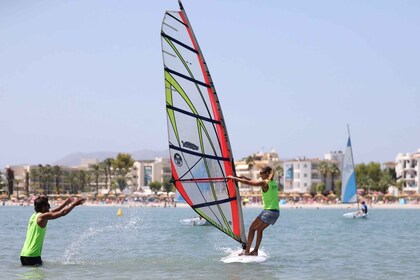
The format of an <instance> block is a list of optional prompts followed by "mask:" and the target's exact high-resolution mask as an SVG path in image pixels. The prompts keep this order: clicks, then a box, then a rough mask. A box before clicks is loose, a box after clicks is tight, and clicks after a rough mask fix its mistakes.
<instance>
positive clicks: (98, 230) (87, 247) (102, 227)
mask: <svg viewBox="0 0 420 280" xmlns="http://www.w3.org/2000/svg"><path fill="white" fill-rule="evenodd" d="M145 224H146V223H145V221H144V219H143V218H142V217H141V216H139V215H131V216H126V217H123V218H121V217H118V219H117V220H116V219H113V218H109V219H106V220H105V219H103V220H101V221H96V222H94V223H92V224H90V225H88V228H87V229H86V230H85V231H83V232H81V233H80V234H79V235H78V236H77V237H76V239H75V240H73V242H72V243H71V244H70V245H69V246H68V247H67V248H66V249H65V252H64V255H63V259H64V260H63V263H64V264H86V263H87V259H89V263H92V260H94V261H95V262H101V258H103V259H108V260H109V255H112V256H113V257H114V258H118V257H119V256H126V255H127V253H128V252H129V251H130V250H132V249H133V246H135V245H136V244H138V242H137V241H138V239H139V237H140V236H141V233H142V229H143V228H144V226H145ZM97 240H102V243H103V244H102V243H101V244H97ZM104 241H106V242H105V243H104Z"/></svg>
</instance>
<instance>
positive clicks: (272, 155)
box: [235, 150, 282, 192]
mask: <svg viewBox="0 0 420 280" xmlns="http://www.w3.org/2000/svg"><path fill="white" fill-rule="evenodd" d="M266 165H269V166H271V167H273V168H274V170H275V171H276V173H275V174H276V175H275V176H276V180H278V182H279V183H280V182H281V181H280V180H281V176H282V171H280V170H279V167H281V166H282V162H281V161H280V159H279V156H278V154H277V152H276V151H275V150H272V151H270V152H268V153H264V152H258V153H256V154H252V155H250V156H248V157H245V158H243V159H241V160H239V161H235V170H236V176H238V177H240V176H245V177H247V178H250V179H257V178H259V177H260V174H259V171H260V169H261V168H262V167H263V166H266ZM238 186H239V188H240V191H241V192H254V191H259V190H260V188H259V187H258V188H257V187H252V186H248V185H244V184H241V183H238Z"/></svg>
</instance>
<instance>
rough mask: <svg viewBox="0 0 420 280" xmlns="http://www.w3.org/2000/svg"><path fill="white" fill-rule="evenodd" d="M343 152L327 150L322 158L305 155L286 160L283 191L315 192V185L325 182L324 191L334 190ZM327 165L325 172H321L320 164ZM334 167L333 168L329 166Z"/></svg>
mask: <svg viewBox="0 0 420 280" xmlns="http://www.w3.org/2000/svg"><path fill="white" fill-rule="evenodd" d="M342 161H343V153H342V152H341V151H339V152H329V153H327V154H325V155H324V159H323V160H321V159H319V158H313V159H309V158H306V157H303V158H296V159H292V160H286V161H284V162H283V170H284V176H283V185H284V192H285V193H305V192H310V193H315V192H316V186H317V185H318V184H320V183H325V191H333V192H336V189H337V184H336V180H337V179H339V174H340V173H341V165H342ZM324 163H325V164H327V165H328V166H329V169H328V170H325V173H324V174H323V173H322V172H323V171H322V167H321V165H322V164H324ZM331 167H334V168H331Z"/></svg>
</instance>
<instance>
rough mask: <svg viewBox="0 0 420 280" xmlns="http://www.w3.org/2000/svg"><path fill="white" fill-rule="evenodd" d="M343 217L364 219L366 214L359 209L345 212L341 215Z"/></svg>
mask: <svg viewBox="0 0 420 280" xmlns="http://www.w3.org/2000/svg"><path fill="white" fill-rule="evenodd" d="M343 217H344V218H347V219H366V218H367V214H364V213H363V212H361V211H355V212H350V213H346V214H344V215H343Z"/></svg>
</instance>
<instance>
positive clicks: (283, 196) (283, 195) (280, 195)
mask: <svg viewBox="0 0 420 280" xmlns="http://www.w3.org/2000/svg"><path fill="white" fill-rule="evenodd" d="M279 197H280V198H285V197H287V194H285V193H279Z"/></svg>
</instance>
